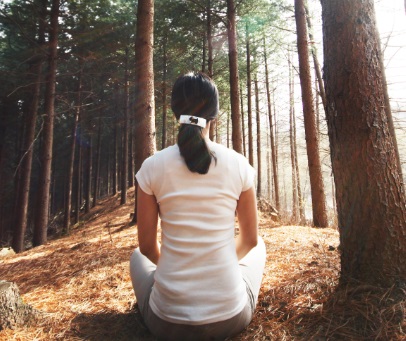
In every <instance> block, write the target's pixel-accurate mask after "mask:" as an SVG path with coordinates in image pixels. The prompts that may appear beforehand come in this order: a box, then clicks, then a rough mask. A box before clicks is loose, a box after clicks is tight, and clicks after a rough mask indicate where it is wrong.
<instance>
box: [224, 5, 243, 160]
mask: <svg viewBox="0 0 406 341" xmlns="http://www.w3.org/2000/svg"><path fill="white" fill-rule="evenodd" d="M227 34H228V63H229V68H230V103H231V121H232V133H231V134H232V141H233V149H234V150H235V151H236V152H238V153H242V137H241V113H240V98H239V95H240V94H239V92H238V84H239V81H238V55H237V33H236V23H235V4H234V0H227Z"/></svg>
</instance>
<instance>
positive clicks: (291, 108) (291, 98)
mask: <svg viewBox="0 0 406 341" xmlns="http://www.w3.org/2000/svg"><path fill="white" fill-rule="evenodd" d="M288 62H289V142H290V143H289V144H290V165H291V172H292V221H293V222H294V223H297V221H298V218H299V209H298V208H299V200H298V193H297V188H298V187H297V176H296V170H297V168H296V161H297V160H296V159H295V155H296V154H295V142H294V132H293V129H294V125H293V120H294V116H295V99H294V88H295V87H294V76H293V67H292V63H291V60H290V51H288Z"/></svg>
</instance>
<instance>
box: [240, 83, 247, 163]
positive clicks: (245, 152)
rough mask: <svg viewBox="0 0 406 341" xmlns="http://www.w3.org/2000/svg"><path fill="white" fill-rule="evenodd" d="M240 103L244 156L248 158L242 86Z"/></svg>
mask: <svg viewBox="0 0 406 341" xmlns="http://www.w3.org/2000/svg"><path fill="white" fill-rule="evenodd" d="M240 102H241V134H242V148H243V154H244V156H247V150H246V149H247V148H246V145H245V120H244V100H243V96H242V86H241V84H240Z"/></svg>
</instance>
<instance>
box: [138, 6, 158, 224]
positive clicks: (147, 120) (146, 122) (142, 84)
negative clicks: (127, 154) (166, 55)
mask: <svg viewBox="0 0 406 341" xmlns="http://www.w3.org/2000/svg"><path fill="white" fill-rule="evenodd" d="M153 45H154V1H153V0H139V1H138V11H137V32H136V42H135V46H136V49H135V61H136V63H135V67H136V72H135V75H136V79H135V84H136V95H135V112H134V122H135V138H136V143H135V146H136V150H135V153H136V154H135V173H137V172H138V170H139V169H140V168H141V164H142V162H144V160H145V159H146V158H147V157H149V156H151V155H152V154H154V152H155V103H154V67H153ZM136 187H137V186H136ZM135 199H136V198H135ZM136 221H137V200H135V214H134V219H133V222H134V223H135V222H136Z"/></svg>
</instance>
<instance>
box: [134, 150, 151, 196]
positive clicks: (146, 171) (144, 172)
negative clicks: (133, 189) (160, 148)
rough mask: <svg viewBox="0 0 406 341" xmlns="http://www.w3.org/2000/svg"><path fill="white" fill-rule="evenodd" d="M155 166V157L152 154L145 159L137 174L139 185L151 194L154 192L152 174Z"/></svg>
mask: <svg viewBox="0 0 406 341" xmlns="http://www.w3.org/2000/svg"><path fill="white" fill-rule="evenodd" d="M153 167H154V159H153V157H152V156H151V157H149V158H147V159H145V161H144V162H143V163H142V165H141V168H140V170H139V171H138V172H137V174H136V175H135V178H136V179H137V182H138V185H139V186H140V187H141V189H142V190H143V191H144V192H145V193H147V194H149V195H153V194H154V191H153V189H152V175H153V174H154V170H153Z"/></svg>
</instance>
